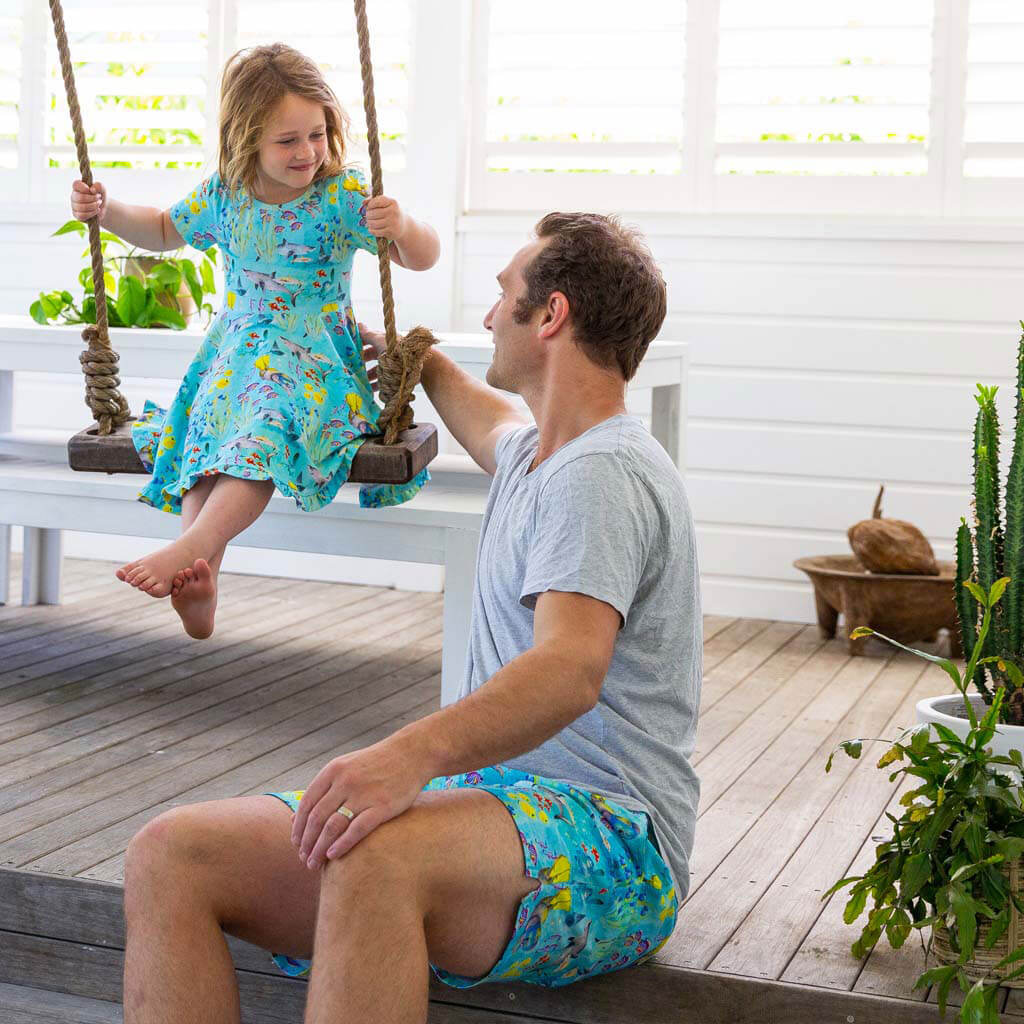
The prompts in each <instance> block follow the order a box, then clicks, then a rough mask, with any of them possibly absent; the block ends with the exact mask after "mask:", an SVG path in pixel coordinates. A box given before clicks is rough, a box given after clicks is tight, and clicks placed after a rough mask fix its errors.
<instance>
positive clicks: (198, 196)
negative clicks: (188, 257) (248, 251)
mask: <svg viewBox="0 0 1024 1024" xmlns="http://www.w3.org/2000/svg"><path fill="white" fill-rule="evenodd" d="M222 202H223V188H222V186H221V181H220V175H219V174H214V175H212V176H211V177H209V178H207V179H206V181H204V182H203V183H202V184H201V185H199V186H197V187H196V188H194V189H193V190H192V191H191V192H190V193H189V194H188V195H187V196H185V198H184V199H180V200H179V201H178V202H176V203H175V204H174V205H173V206H172V207H171V208H170V209H169V210H168V211H167V213H168V215H169V216H170V218H171V223H172V224H173V225H174V227H175V228H176V229H177V232H178V234H179V235H181V237H182V238H184V239H185V241H186V242H187V243H188V244H189V245H191V246H192V248H193V249H202V250H204V251H205V250H206V249H209V248H210V246H211V245H217V244H219V242H220V211H221V204H222Z"/></svg>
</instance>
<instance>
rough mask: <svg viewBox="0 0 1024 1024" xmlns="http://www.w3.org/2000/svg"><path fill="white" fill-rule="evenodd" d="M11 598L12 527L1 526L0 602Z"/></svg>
mask: <svg viewBox="0 0 1024 1024" xmlns="http://www.w3.org/2000/svg"><path fill="white" fill-rule="evenodd" d="M10 600H11V528H10V527H9V526H0V604H8V603H9V602H10Z"/></svg>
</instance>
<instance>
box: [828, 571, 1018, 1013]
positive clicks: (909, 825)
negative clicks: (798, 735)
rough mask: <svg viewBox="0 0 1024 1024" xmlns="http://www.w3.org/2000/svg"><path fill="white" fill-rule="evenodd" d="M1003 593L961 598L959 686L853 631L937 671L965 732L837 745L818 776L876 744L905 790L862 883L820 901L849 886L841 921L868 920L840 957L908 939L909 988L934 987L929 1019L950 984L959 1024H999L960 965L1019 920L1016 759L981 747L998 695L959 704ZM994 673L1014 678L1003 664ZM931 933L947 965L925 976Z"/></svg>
mask: <svg viewBox="0 0 1024 1024" xmlns="http://www.w3.org/2000/svg"><path fill="white" fill-rule="evenodd" d="M1011 582H1012V581H1011V580H1009V579H1006V578H1005V577H1004V578H1001V579H998V580H994V581H993V582H992V584H991V586H990V587H989V588H988V590H987V591H986V590H984V589H982V587H981V586H979V585H978V584H977V583H974V582H973V581H966V586H965V588H964V589H965V590H967V591H969V593H970V596H971V597H973V599H974V600H975V601H976V602H977V604H978V606H979V609H980V611H981V622H980V625H979V627H978V630H977V634H976V636H975V641H974V645H973V647H972V649H971V655H970V658H969V659H968V662H967V665H966V669H965V671H964V673H963V674H962V675H961V673H960V671H959V670H958V668H957V666H956V664H955V663H954V662H953V661H951V660H950V659H948V658H940V657H937V656H936V655H933V654H926V653H924V652H922V651H917V650H914V649H913V648H910V647H904V645H903V644H900V643H897V642H896V641H895V640H892V639H890V638H889V637H886V636H884V635H883V634H881V633H876V632H875V631H874V630H872V629H869V628H867V627H863V626H862V627H858V628H857V629H855V630H854V631H853V633H852V634H851V635H852V636H853V637H861V636H869V635H874V636H877V637H879V638H880V639H882V640H886V641H887V642H889V643H891V644H893V645H895V646H896V647H900V648H902V649H903V650H906V651H910V652H911V653H912V654H916V655H918V656H920V657H922V658H926V659H928V660H929V661H931V662H933V663H935V664H937V665H939V666H940V667H941V668H942V669H943V671H944V672H946V674H947V675H949V677H950V678H951V679H952V680H953V683H954V685H955V687H956V689H957V691H958V692H959V693H960V694H961V696H962V697H963V699H964V705H965V706H966V713H967V720H968V723H969V726H970V728H969V730H968V731H967V735H966V737H964V738H963V739H961V738H960V737H959V736H958V735H957V734H956V733H955V732H953V731H952V730H951V729H947V728H946V727H944V726H942V725H940V724H937V723H932V725H931V726H930V727H927V726H921V727H915V728H913V729H907V730H905V731H904V732H902V733H901V734H900V736H899V737H898V738H897V739H896V740H895V741H890V740H881V741H879V740H868V739H856V740H847V741H846V742H844V743H841V744H840V745H839V746H838V747H837V748H836V750H835V751H833V752H832V755H831V756H830V757H829V759H828V762H827V764H826V766H825V770H826V771H829V770H831V767H832V762H833V759H834V758H835V756H836V754H837V753H839V752H840V751H842V752H844V753H846V754H847V755H848V756H850V757H853V758H859V757H860V756H861V753H862V751H863V748H864V744H865V743H869V742H885V743H886V744H887V746H888V749H887V750H886V751H885V753H884V754H883V755H882V756H881V758H880V759H879V761H878V767H879V768H888V767H890V766H896V767H895V768H894V769H893V770H892V772H891V774H890V775H889V781H890V782H895V781H897V780H899V781H900V782H911V783H912V788H910V789H909V790H908V791H907V792H906V793H904V794H903V796H902V797H901V800H900V805H901V806H902V807H903V808H904V810H903V813H902V815H901V816H900V817H898V818H897V817H896V816H895V815H893V814H890V813H889V812H886V818H888V819H889V821H890V822H891V823H892V827H893V832H892V838H891V839H889V840H886V841H885V842H881V843H879V844H878V845H877V846H876V848H875V863H874V864H873V865H872V866H871V867H870V868H869V869H868V870H867V871H866V872H864V874H862V875H852V876H850V877H848V878H842V879H840V880H839V881H838V882H836V883H835V885H833V886H832V888H830V889H829V890H828V892H826V893H825V895H824V896H823V897H822V899H827V898H828V897H829V896H831V895H832V894H833V893H835V892H838V891H839V890H840V889H843V888H845V887H847V886H850V887H851V888H850V894H849V899H848V901H847V904H846V908H845V910H844V913H843V920H844V921H845V922H846V923H847V924H852V923H853V922H854V921H855V920H857V918H859V917H860V916H861V915H862V914H863V913H865V911H866V912H867V914H868V920H867V924H865V925H864V927H863V929H862V931H861V934H860V937H859V938H858V939H857V941H856V942H854V944H853V946H852V947H851V952H852V953H853V955H854V956H856V957H863V956H866V955H867V954H868V953H869V952H870V951H871V949H872V947H873V946H874V945H875V943H876V942H878V941H879V939H880V938H881V936H882V933H883V932H884V933H885V937H886V939H887V940H888V942H889V944H890V945H891V946H892V947H893V948H894V949H898V948H899V947H900V946H902V945H903V943H904V942H905V941H906V940H907V938H908V937H909V936H910V934H911V932H912V931H914V930H917V931H918V932H919V934H920V935H921V940H922V944H923V945H924V949H925V967H926V970H925V971H924V972H923V973H922V974H921V976H920V977H919V978H918V979H917V982H916V984H915V988H921V987H923V986H927V985H934V986H935V987H936V994H937V997H938V1002H939V1009H940V1011H941V1012H942V1013H943V1014H945V1011H946V1001H947V998H948V994H949V990H950V987H951V986H952V985H953V983H954V982H955V983H957V984H958V985H959V987H960V989H961V990H962V992H963V993H964V1000H963V1004H962V1006H961V1010H960V1020H961V1021H962V1022H963V1024H999V1013H998V1010H997V1006H996V1002H997V996H998V991H999V990H998V983H997V980H996V979H995V978H994V977H986V978H982V979H981V980H974V979H973V978H972V977H971V976H970V973H969V971H968V965H969V963H970V962H971V961H972V960H973V959H974V957H975V954H976V952H977V951H979V950H981V949H984V950H991V949H992V948H993V946H994V945H995V944H996V942H997V941H998V940H999V939H1000V937H1002V936H1003V935H1004V934H1005V932H1006V930H1007V928H1008V927H1009V924H1010V914H1011V910H1012V909H1013V908H1016V910H1017V911H1018V912H1020V913H1024V901H1022V900H1021V899H1020V897H1019V896H1018V895H1017V894H1015V893H1014V892H1012V891H1011V888H1010V882H1009V877H1008V874H1007V873H1006V871H1005V866H1006V865H1007V864H1008V863H1009V862H1011V861H1013V860H1016V859H1017V858H1019V857H1020V856H1021V855H1022V854H1024V802H1022V789H1021V770H1022V769H1024V759H1022V757H1021V753H1020V751H1019V750H1011V752H1010V754H1009V756H1002V755H996V754H993V753H992V749H991V746H990V744H991V741H992V737H993V736H994V735H995V732H996V725H997V724H998V723H999V722H1000V714H1001V711H1002V707H1003V703H1004V701H1005V699H1006V693H1007V691H1006V687H1004V686H999V687H998V688H997V689H996V690H995V692H994V693H993V694H992V695H991V698H990V700H989V701H988V702H987V703H988V708H987V710H986V712H985V713H984V715H982V716H981V717H980V718H979V717H978V715H977V714H976V713H975V711H974V709H973V707H972V705H971V701H970V700H969V699H968V693H967V688H968V686H969V685H970V681H971V680H972V679H973V678H975V675H974V674H975V671H976V670H977V669H978V668H984V667H986V666H987V665H991V664H994V663H995V662H996V661H998V660H999V657H998V656H997V655H985V654H984V651H985V649H986V642H987V640H988V637H989V634H990V630H991V629H992V624H993V622H994V621H995V616H996V610H997V608H998V605H999V602H1000V600H1001V598H1002V597H1003V594H1004V593H1005V592H1008V587H1009V586H1010V584H1011ZM1000 671H1001V672H1004V673H1006V674H1008V675H1009V676H1012V677H1013V678H1014V679H1016V680H1018V681H1020V680H1021V679H1022V677H1021V674H1020V671H1019V669H1018V668H1017V666H1016V665H1012V664H1011V663H1010V662H1005V663H1004V664H1003V666H1002V668H1001V669H1000ZM933 730H934V732H933ZM869 899H870V900H871V901H872V904H873V906H872V907H871V909H868V900H869ZM942 925H944V926H945V927H946V929H947V931H948V934H949V944H950V947H951V948H952V950H953V951H954V953H955V954H956V955H957V960H956V962H955V963H943V964H940V965H939V966H936V967H932V968H930V969H928V955H929V954H930V953H931V951H932V949H931V946H932V942H933V941H934V937H933V939H932V940H931V941H929V943H927V944H924V933H923V929H925V928H928V927H933V926H942ZM1022 962H1024V946H1021V947H1019V948H1017V949H1014V950H1010V951H1009V953H1008V954H1007V956H1005V957H1004V958H1003V959H1002V960H1000V961H999V962H998V964H997V967H999V968H1006V969H1007V971H1008V973H1007V974H1006V977H1005V979H1004V980H1009V979H1011V978H1016V977H1020V976H1021V975H1024V965H1022Z"/></svg>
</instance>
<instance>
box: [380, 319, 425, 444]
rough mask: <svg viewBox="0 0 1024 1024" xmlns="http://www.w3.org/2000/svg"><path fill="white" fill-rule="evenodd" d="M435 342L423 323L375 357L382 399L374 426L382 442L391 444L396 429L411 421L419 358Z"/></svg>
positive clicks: (419, 363) (408, 424) (409, 424)
mask: <svg viewBox="0 0 1024 1024" xmlns="http://www.w3.org/2000/svg"><path fill="white" fill-rule="evenodd" d="M436 344H437V338H435V337H434V335H433V334H432V333H431V332H430V331H429V330H427V328H426V327H414V328H413V329H412V330H411V331H409V333H408V334H406V335H405V337H404V338H399V339H398V340H397V343H396V344H394V345H390V346H389V347H388V348H387V350H386V351H385V352H383V353H381V356H380V358H379V359H378V360H377V373H378V377H379V379H380V396H381V398H382V399H383V401H384V411H383V412H382V413H381V414H380V416H379V418H378V419H377V427H378V428H379V429H380V430H382V431H383V433H384V443H385V444H394V443H395V441H397V440H398V434H399V432H400V431H402V430H408V428H409V427H411V426H412V425H413V414H412V405H411V403H412V399H413V390H414V389H415V387H416V385H417V384H419V382H420V374H421V373H422V371H423V360H424V359H425V358H426V356H427V352H428V351H429V349H430V347H431V345H436Z"/></svg>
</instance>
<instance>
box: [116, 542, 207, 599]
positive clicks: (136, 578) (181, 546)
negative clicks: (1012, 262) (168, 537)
mask: <svg viewBox="0 0 1024 1024" xmlns="http://www.w3.org/2000/svg"><path fill="white" fill-rule="evenodd" d="M196 555H197V552H196V551H194V550H192V547H191V545H190V544H189V543H188V542H186V541H185V539H184V538H183V537H179V538H178V540H176V541H174V542H173V543H172V544H168V545H167V547H164V548H161V549H160V550H159V551H154V552H153V553H152V554H151V555H146V556H145V558H140V559H138V560H136V561H134V562H129V563H128V564H127V565H122V566H121V568H120V569H118V570H117V572H116V573H115V575H116V576H117V578H118V579H119V580H121V581H122V582H124V583H129V584H131V585H132V586H133V587H136V588H138V589H139V590H144V591H145V592H146V593H147V594H149V596H150V597H167V596H168V595H169V594H170V593H171V590H172V589H173V587H174V580H175V577H176V576H177V575H178V574H179V573H180V572H181V571H182V566H190V565H192V564H193V563H194V562H195V560H196Z"/></svg>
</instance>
